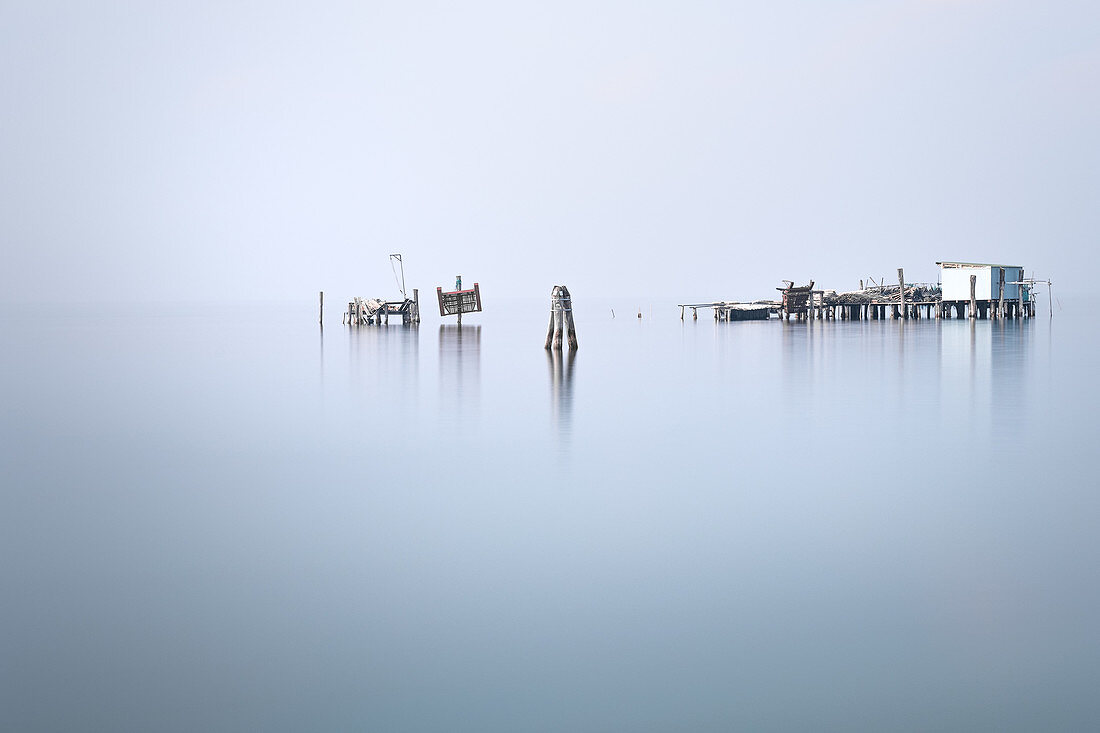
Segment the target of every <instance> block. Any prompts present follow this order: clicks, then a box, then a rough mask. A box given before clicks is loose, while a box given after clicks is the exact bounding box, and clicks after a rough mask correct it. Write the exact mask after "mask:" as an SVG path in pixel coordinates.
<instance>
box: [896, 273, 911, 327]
mask: <svg viewBox="0 0 1100 733" xmlns="http://www.w3.org/2000/svg"><path fill="white" fill-rule="evenodd" d="M898 294H899V295H900V296H901V317H902V318H908V317H909V313H908V312H906V310H905V269H904V268H902V267H899V268H898Z"/></svg>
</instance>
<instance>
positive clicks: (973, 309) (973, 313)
mask: <svg viewBox="0 0 1100 733" xmlns="http://www.w3.org/2000/svg"><path fill="white" fill-rule="evenodd" d="M977 289H978V276H977V275H971V276H970V317H971V318H977V317H978V296H977V295H976V292H977Z"/></svg>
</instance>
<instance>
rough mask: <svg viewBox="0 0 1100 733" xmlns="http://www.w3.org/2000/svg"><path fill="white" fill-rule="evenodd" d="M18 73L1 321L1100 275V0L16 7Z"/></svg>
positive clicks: (3, 42) (1062, 280)
mask: <svg viewBox="0 0 1100 733" xmlns="http://www.w3.org/2000/svg"><path fill="white" fill-rule="evenodd" d="M0 68H2V70H3V73H2V74H0V247H2V251H3V267H2V268H0V300H7V301H20V300H36V301H37V300H52V299H57V298H62V297H67V298H71V299H74V300H128V299H142V300H146V299H159V298H164V299H172V300H180V299H183V300H190V299H237V298H248V299H252V298H264V299H286V298H315V297H316V291H317V290H321V289H324V290H325V291H326V295H327V296H329V297H331V298H332V299H333V302H339V301H340V300H342V299H345V296H351V295H356V294H358V295H376V294H380V295H392V294H393V293H394V285H393V277H392V275H391V273H390V268H389V264H388V261H387V255H388V254H389V253H390V252H402V253H404V255H405V259H406V264H407V274H408V276H409V286H410V287H413V286H416V287H419V288H421V289H422V290H426V291H430V290H431V289H434V287H435V286H436V285H451V284H453V277H454V275H455V274H456V273H462V275H463V276H464V280H465V281H466V282H472V281H474V280H477V281H479V282H480V283H481V286H482V290H483V292H484V293H485V294H486V296H487V297H488V296H490V295H492V296H524V295H546V294H548V293H549V290H550V287H551V286H552V285H553V284H555V283H558V282H563V283H566V284H567V285H569V287H570V289H571V290H572V292H573V294H574V297H583V296H585V295H595V294H607V295H617V294H633V293H638V292H643V291H645V292H651V291H654V290H656V289H658V288H664V289H665V290H666V291H667V293H668V300H669V302H670V303H675V302H679V301H680V300H682V299H712V298H757V297H765V296H771V295H772V294H774V289H773V288H774V287H775V286H776V285H777V284H779V280H780V279H781V278H791V279H795V280H799V281H802V280H805V279H807V278H809V277H813V278H815V279H816V280H817V282H818V283H819V284H820V285H823V286H825V287H833V288H839V289H846V288H852V287H855V286H857V285H858V280H859V278H861V277H865V276H867V275H873V276H876V277H877V276H879V275H886V276H887V277H888V279H889V278H893V277H895V269H896V268H897V267H899V266H903V267H905V268H906V274H907V276H908V277H909V279H910V280H933V281H934V280H935V278H936V268H935V266H934V264H933V263H934V262H935V261H936V260H938V259H962V260H982V261H986V260H994V261H1001V262H1006V263H1010V264H1016V263H1019V264H1023V265H1024V266H1025V267H1027V268H1028V269H1029V270H1030V272H1033V273H1034V272H1037V273H1038V274H1041V275H1044V276H1045V275H1050V276H1052V277H1053V278H1054V279H1055V282H1056V284H1057V285H1059V286H1060V288H1061V292H1062V293H1070V292H1081V291H1083V290H1084V288H1086V287H1087V286H1088V285H1090V284H1091V283H1090V282H1089V278H1091V277H1093V271H1092V270H1093V267H1094V266H1095V265H1097V262H1098V258H1097V256H1096V253H1095V250H1094V248H1095V244H1096V242H1097V232H1098V230H1100V206H1098V205H1097V203H1098V202H1097V199H1098V194H1100V143H1098V139H1097V133H1098V131H1100V3H1097V2H1096V1H1095V0H1087V1H1084V0H1083V1H1081V2H1066V1H1059V0H1055V1H1046V2H1036V1H1035V0H1026V1H1018V2H1009V1H1004V2H1001V1H999V0H984V1H968V0H958V1H950V0H898V1H893V2H892V1H886V0H882V1H878V2H870V1H862V0H835V1H833V2H826V1H824V0H818V1H815V2H809V1H805V0H773V1H771V2H755V3H747V2H694V3H692V2H660V3H656V2H602V3H601V2H591V1H588V2H583V3H572V2H553V3H550V2H543V3H523V2H463V3H420V2H408V1H403V2H394V3H388V2H387V3H379V2H310V3H305V2H301V3H286V2H273V1H271V0H264V1H263V2H260V1H256V2H224V1H219V2H201V1H191V2H152V1H150V2H75V1H74V2H49V1H44V0H32V1H27V2H20V1H13V0H0ZM658 299H660V298H659V297H658Z"/></svg>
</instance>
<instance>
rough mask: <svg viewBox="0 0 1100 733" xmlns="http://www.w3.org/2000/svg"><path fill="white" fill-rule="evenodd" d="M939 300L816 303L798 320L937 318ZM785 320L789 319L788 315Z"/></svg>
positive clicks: (798, 317) (938, 314)
mask: <svg viewBox="0 0 1100 733" xmlns="http://www.w3.org/2000/svg"><path fill="white" fill-rule="evenodd" d="M939 305H940V302H939V301H938V300H936V301H918V302H915V303H914V302H904V303H902V302H898V303H876V302H873V301H872V302H870V303H854V302H853V303H845V302H839V303H829V304H825V303H818V304H813V305H810V306H809V307H808V308H807V310H806V312H805V313H800V314H797V316H796V317H797V319H798V320H803V319H809V320H826V321H831V320H838V321H881V320H886V319H888V318H889V319H896V318H903V319H908V318H913V319H920V318H939V317H940V311H939ZM787 320H790V317H789V315H788V317H787Z"/></svg>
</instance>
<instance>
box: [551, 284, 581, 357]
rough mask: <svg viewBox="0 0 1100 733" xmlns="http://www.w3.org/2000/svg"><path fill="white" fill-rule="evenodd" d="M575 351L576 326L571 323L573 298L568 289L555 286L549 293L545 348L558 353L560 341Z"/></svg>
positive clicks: (562, 286)
mask: <svg viewBox="0 0 1100 733" xmlns="http://www.w3.org/2000/svg"><path fill="white" fill-rule="evenodd" d="M563 340H564V341H566V342H567V343H568V344H569V348H570V349H572V350H573V351H576V350H577V326H576V324H575V323H574V322H573V298H572V296H570V295H569V288H567V287H565V286H564V285H555V286H554V287H553V289H552V290H551V291H550V325H549V326H548V327H547V329H546V348H547V349H551V350H554V351H560V350H561V345H562V341H563Z"/></svg>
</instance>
